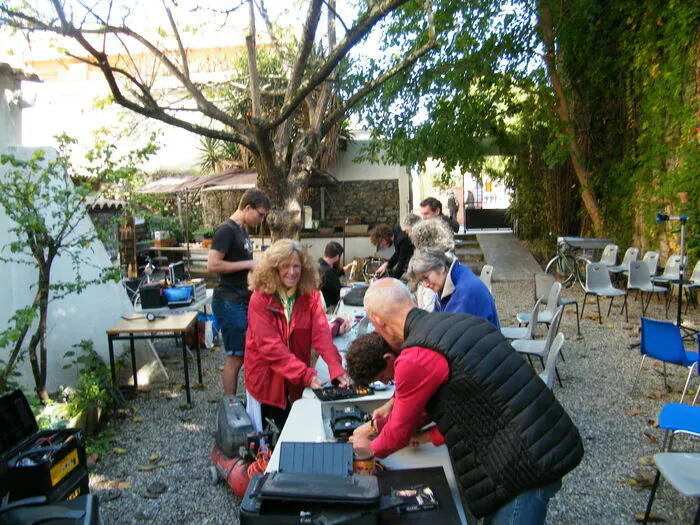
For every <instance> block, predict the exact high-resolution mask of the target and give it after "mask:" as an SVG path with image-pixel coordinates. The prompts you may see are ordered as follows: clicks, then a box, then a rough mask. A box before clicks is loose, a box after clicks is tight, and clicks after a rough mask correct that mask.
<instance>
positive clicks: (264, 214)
mask: <svg viewBox="0 0 700 525" xmlns="http://www.w3.org/2000/svg"><path fill="white" fill-rule="evenodd" d="M253 210H254V211H255V212H256V213H257V214H258V215H259V216H260V218H261V219H264V218H265V217H266V216H267V212H266V211H260V210H259V209H257V208H253Z"/></svg>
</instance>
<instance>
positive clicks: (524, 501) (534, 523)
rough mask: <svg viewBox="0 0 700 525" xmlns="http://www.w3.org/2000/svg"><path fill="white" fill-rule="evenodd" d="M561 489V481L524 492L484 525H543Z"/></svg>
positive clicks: (491, 516)
mask: <svg viewBox="0 0 700 525" xmlns="http://www.w3.org/2000/svg"><path fill="white" fill-rule="evenodd" d="M560 488H561V480H559V481H555V482H554V483H552V484H551V485H547V486H546V487H540V488H538V489H535V490H530V491H528V492H523V493H522V494H520V495H519V496H518V497H516V498H515V499H514V500H512V501H510V502H508V503H507V504H505V505H504V506H503V507H501V508H500V509H498V510H497V511H496V512H494V513H493V514H491V515H490V516H486V517H485V518H484V523H483V525H543V524H544V520H545V518H546V517H547V505H549V500H550V499H552V498H553V497H554V495H555V494H556V493H557V492H558V491H559V489H560Z"/></svg>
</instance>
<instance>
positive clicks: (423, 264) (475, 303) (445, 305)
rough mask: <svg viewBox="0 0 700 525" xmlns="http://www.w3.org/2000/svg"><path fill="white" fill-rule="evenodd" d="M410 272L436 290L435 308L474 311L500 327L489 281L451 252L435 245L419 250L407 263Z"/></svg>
mask: <svg viewBox="0 0 700 525" xmlns="http://www.w3.org/2000/svg"><path fill="white" fill-rule="evenodd" d="M408 275H409V278H410V279H412V280H416V281H419V282H421V283H422V284H423V286H425V287H426V288H430V289H431V290H433V291H434V292H435V293H436V294H437V296H436V297H435V311H436V312H447V313H461V314H472V315H478V316H479V317H483V318H484V319H486V320H488V321H490V322H491V323H493V324H494V326H496V328H500V327H501V325H500V323H499V321H498V312H497V311H496V302H495V301H494V300H493V295H491V292H489V289H488V288H487V287H486V285H485V284H484V283H483V282H482V281H481V279H479V277H478V276H477V275H475V274H474V272H472V271H471V270H470V269H469V266H466V265H464V264H462V263H460V262H459V260H458V259H457V257H455V256H454V255H453V254H452V253H445V252H443V251H441V250H439V249H435V248H424V249H422V250H417V251H416V253H415V254H414V255H413V258H412V259H411V264H410V265H409V267H408Z"/></svg>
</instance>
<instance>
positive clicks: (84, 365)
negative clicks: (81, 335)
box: [63, 339, 117, 435]
mask: <svg viewBox="0 0 700 525" xmlns="http://www.w3.org/2000/svg"><path fill="white" fill-rule="evenodd" d="M73 348H76V349H77V350H78V351H79V352H80V353H78V352H76V351H74V350H69V351H68V352H66V353H65V354H64V357H72V358H73V360H72V361H71V362H70V364H68V365H65V366H64V367H63V368H70V367H73V366H78V367H80V374H79V376H78V382H77V385H76V387H75V389H74V390H73V391H72V392H70V394H69V395H68V396H67V403H68V408H69V416H70V422H69V424H68V426H69V427H74V428H82V429H83V430H85V433H86V434H87V435H93V434H94V433H95V431H96V429H97V425H98V424H99V421H100V418H101V417H102V413H103V411H104V410H105V409H106V408H107V406H108V405H109V403H110V402H111V401H113V400H117V396H116V395H115V391H114V390H113V387H112V380H111V372H110V368H109V366H107V364H106V363H105V362H104V361H103V360H102V358H101V357H100V356H99V355H98V354H97V352H96V351H95V348H94V346H93V342H92V340H90V339H84V340H82V341H80V343H78V344H76V345H73Z"/></svg>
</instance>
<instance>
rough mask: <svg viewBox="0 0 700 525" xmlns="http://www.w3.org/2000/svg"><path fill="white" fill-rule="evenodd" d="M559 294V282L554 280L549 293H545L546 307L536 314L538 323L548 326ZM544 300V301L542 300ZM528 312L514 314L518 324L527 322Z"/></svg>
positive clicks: (528, 320) (557, 303)
mask: <svg viewBox="0 0 700 525" xmlns="http://www.w3.org/2000/svg"><path fill="white" fill-rule="evenodd" d="M560 296H561V283H558V282H555V283H553V284H552V286H551V287H550V288H549V293H548V294H547V302H546V304H547V308H546V309H545V310H543V311H542V312H539V315H538V316H537V322H538V323H544V324H546V325H547V327H548V328H549V325H550V324H551V322H552V319H553V318H554V313H555V312H556V311H557V308H558V307H559V297H560ZM543 302H544V301H543ZM530 317H531V315H530V312H521V313H518V314H515V318H516V319H517V320H518V324H519V325H523V324H528V323H529V322H530Z"/></svg>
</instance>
